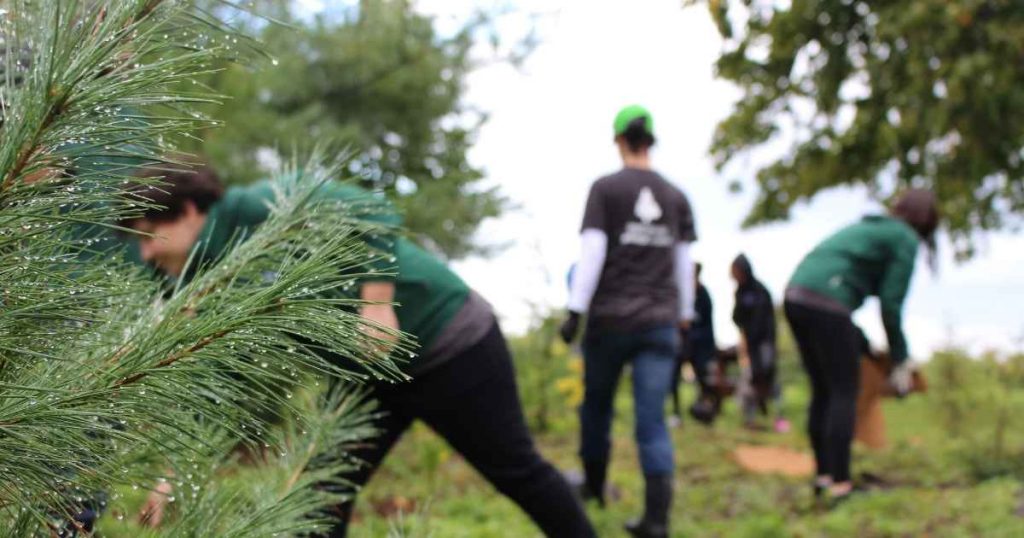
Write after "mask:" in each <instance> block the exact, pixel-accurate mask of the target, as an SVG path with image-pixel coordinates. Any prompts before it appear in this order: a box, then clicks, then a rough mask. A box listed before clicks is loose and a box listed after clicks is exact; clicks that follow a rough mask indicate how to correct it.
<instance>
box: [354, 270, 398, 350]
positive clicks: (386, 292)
mask: <svg viewBox="0 0 1024 538" xmlns="http://www.w3.org/2000/svg"><path fill="white" fill-rule="evenodd" d="M359 298H360V299H362V300H363V301H365V302H366V304H363V305H362V306H361V307H359V315H360V316H362V317H363V318H365V319H367V320H370V321H372V322H374V323H376V324H377V325H380V326H383V327H387V328H388V329H392V330H395V331H397V330H398V329H399V326H398V316H397V315H395V309H394V306H393V305H392V302H393V301H394V299H395V284H394V283H393V282H387V281H375V282H366V283H364V284H363V285H362V287H361V288H360V290H359ZM364 329H365V330H366V331H367V332H368V333H369V334H371V335H372V336H375V337H377V338H380V339H381V340H385V341H388V342H394V341H395V336H394V335H392V334H387V333H384V332H381V331H379V330H377V329H376V327H373V326H371V325H366V326H364Z"/></svg>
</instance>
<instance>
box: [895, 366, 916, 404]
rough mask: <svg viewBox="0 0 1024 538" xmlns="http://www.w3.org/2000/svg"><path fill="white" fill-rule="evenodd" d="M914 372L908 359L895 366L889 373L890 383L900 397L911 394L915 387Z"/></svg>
mask: <svg viewBox="0 0 1024 538" xmlns="http://www.w3.org/2000/svg"><path fill="white" fill-rule="evenodd" d="M913 373H914V368H913V366H912V365H911V364H910V361H909V360H908V361H904V362H903V363H902V364H900V365H898V366H896V367H895V368H893V369H892V372H891V373H890V374H889V384H890V385H892V388H893V390H895V391H896V395H897V396H899V397H900V398H902V397H904V396H906V395H907V394H910V389H911V388H913V381H914V376H913Z"/></svg>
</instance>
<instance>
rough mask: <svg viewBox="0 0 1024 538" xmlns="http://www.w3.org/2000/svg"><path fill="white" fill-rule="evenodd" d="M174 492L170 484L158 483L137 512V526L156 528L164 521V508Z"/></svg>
mask: <svg viewBox="0 0 1024 538" xmlns="http://www.w3.org/2000/svg"><path fill="white" fill-rule="evenodd" d="M172 491H174V488H173V486H171V483H170V482H160V483H159V484H157V486H156V487H155V488H153V491H151V492H149V497H147V498H146V504H144V505H142V509H140V510H139V524H141V525H143V526H145V527H152V528H154V529H155V528H157V527H159V526H160V523H161V522H163V520H164V507H165V506H167V501H168V497H169V496H170V494H171V492H172Z"/></svg>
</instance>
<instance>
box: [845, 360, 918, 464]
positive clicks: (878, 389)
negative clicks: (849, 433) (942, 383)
mask: <svg viewBox="0 0 1024 538" xmlns="http://www.w3.org/2000/svg"><path fill="white" fill-rule="evenodd" d="M891 370H892V366H891V361H890V360H889V356H888V355H886V354H882V353H877V354H876V355H875V358H874V359H872V358H868V357H864V358H862V359H861V361H860V394H858V395H857V426H856V431H855V434H854V438H855V439H856V440H857V441H858V442H859V443H861V444H862V445H864V446H865V447H867V448H870V449H873V450H878V449H882V448H885V445H886V443H887V442H888V439H887V438H886V435H885V416H884V415H883V414H882V398H884V397H893V396H895V395H896V392H895V391H894V390H893V389H892V387H891V386H890V385H889V372H890V371H891ZM927 389H928V384H927V382H926V381H925V379H924V376H922V375H921V372H917V371H915V372H914V377H913V383H912V385H911V389H910V391H911V393H914V392H925V391H926V390H927Z"/></svg>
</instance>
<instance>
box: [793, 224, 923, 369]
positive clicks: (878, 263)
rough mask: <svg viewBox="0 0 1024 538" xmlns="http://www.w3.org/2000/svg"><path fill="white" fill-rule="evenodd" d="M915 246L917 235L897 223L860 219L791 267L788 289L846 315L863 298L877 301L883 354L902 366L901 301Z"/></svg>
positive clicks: (904, 293)
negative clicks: (885, 345) (832, 303)
mask: <svg viewBox="0 0 1024 538" xmlns="http://www.w3.org/2000/svg"><path fill="white" fill-rule="evenodd" d="M918 245H919V240H918V236H917V233H916V232H915V231H914V229H913V228H911V227H910V226H909V225H907V224H906V223H905V222H903V221H902V220H899V219H896V218H892V217H888V216H869V217H865V218H864V219H863V220H861V221H860V222H857V223H856V224H852V225H850V226H847V227H846V228H843V229H842V230H839V231H838V232H837V233H835V234H834V235H832V236H831V237H829V238H828V239H825V240H824V241H822V242H821V243H820V244H819V245H818V246H817V247H815V248H814V250H812V251H811V253H810V254H808V255H807V256H806V257H805V258H804V259H803V261H802V262H800V265H799V266H797V268H796V272H795V273H794V274H793V277H792V278H791V279H790V281H789V286H790V287H799V288H805V289H808V290H810V291H813V292H816V293H819V294H821V295H824V296H826V297H830V298H832V299H834V300H836V301H838V302H839V303H841V304H843V305H844V306H846V307H847V308H848V309H849V310H850V311H851V312H852V311H854V310H856V309H858V308H860V306H861V305H862V304H864V299H866V298H867V297H868V296H872V295H874V296H877V297H878V299H879V301H880V303H881V308H882V324H883V325H884V326H885V332H886V335H887V336H888V340H889V353H890V354H891V355H892V358H893V360H894V361H895V362H897V363H899V362H903V360H905V359H906V357H907V342H906V339H905V338H904V335H903V313H902V312H903V300H904V299H905V298H906V295H907V289H908V288H909V287H910V277H911V275H913V273H914V259H915V257H916V256H917V250H918Z"/></svg>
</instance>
